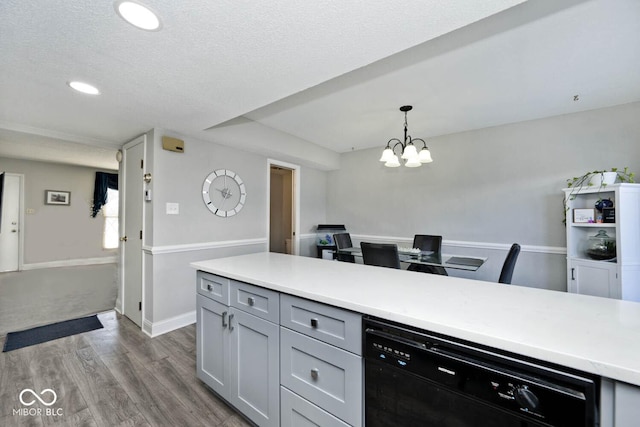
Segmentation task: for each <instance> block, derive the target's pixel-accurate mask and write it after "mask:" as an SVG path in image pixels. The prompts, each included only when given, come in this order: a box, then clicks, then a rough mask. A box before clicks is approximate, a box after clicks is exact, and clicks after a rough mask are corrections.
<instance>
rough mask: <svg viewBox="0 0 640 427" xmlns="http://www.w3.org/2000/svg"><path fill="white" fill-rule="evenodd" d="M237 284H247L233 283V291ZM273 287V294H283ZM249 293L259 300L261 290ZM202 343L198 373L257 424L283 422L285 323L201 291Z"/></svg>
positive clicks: (198, 337)
mask: <svg viewBox="0 0 640 427" xmlns="http://www.w3.org/2000/svg"><path fill="white" fill-rule="evenodd" d="M236 286H237V287H238V288H240V289H245V286H244V284H241V283H234V282H231V288H232V291H234V288H235V287H236ZM247 286H248V285H247ZM269 292H272V291H268V292H267V295H268V297H269V298H271V299H273V298H277V297H278V295H277V293H272V294H269ZM239 293H241V292H235V294H239ZM248 298H253V299H252V300H251V301H257V300H258V299H257V297H256V295H253V296H249V297H248ZM232 304H233V302H232ZM254 305H255V303H254V302H251V303H250V306H252V307H253V306H254ZM276 311H279V309H278V308H277V305H276ZM258 312H261V309H259V310H258ZM265 316H268V314H265ZM196 343H197V344H196V345H197V357H196V370H197V376H198V378H200V379H201V380H202V381H204V383H205V384H207V385H208V386H209V387H211V389H212V390H214V391H215V392H216V393H218V394H219V395H220V396H221V397H222V398H224V399H225V400H226V401H227V402H229V403H230V404H231V405H233V406H234V407H235V408H236V409H238V410H239V411H240V412H242V414H244V415H245V416H246V417H247V418H249V419H250V420H251V421H253V422H254V423H256V424H257V425H259V426H264V427H278V426H279V425H280V373H279V351H280V331H279V326H278V325H277V324H275V323H273V322H270V321H268V320H265V319H263V318H260V317H258V316H254V315H253V314H249V313H247V312H246V311H244V310H242V309H239V308H237V307H233V306H228V305H224V304H222V303H220V302H217V301H214V300H212V299H210V297H208V296H204V295H202V292H199V295H198V296H197V329H196Z"/></svg>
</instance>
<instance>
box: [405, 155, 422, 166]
mask: <svg viewBox="0 0 640 427" xmlns="http://www.w3.org/2000/svg"><path fill="white" fill-rule="evenodd" d="M404 165H405V166H406V167H408V168H417V167H419V166H422V163H420V160H418V156H415V157H411V158H410V159H409V160H407V162H406V163H405V164H404Z"/></svg>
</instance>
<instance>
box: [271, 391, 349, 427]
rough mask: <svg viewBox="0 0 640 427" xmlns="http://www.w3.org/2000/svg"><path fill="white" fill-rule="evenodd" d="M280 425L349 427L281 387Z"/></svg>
mask: <svg viewBox="0 0 640 427" xmlns="http://www.w3.org/2000/svg"><path fill="white" fill-rule="evenodd" d="M280 405H281V408H282V410H281V412H280V420H281V421H280V425H281V426H282V427H348V426H349V424H346V423H345V422H344V421H342V420H340V419H339V418H336V417H334V416H333V415H331V414H330V413H328V412H327V411H324V410H322V409H321V408H319V407H317V406H316V405H314V404H313V403H311V402H309V401H308V400H306V399H303V398H302V397H300V396H298V395H297V394H295V393H293V392H292V391H290V390H288V389H287V388H285V387H280Z"/></svg>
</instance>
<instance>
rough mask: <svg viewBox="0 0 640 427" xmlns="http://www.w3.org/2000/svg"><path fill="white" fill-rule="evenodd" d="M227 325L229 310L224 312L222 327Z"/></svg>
mask: <svg viewBox="0 0 640 427" xmlns="http://www.w3.org/2000/svg"><path fill="white" fill-rule="evenodd" d="M226 327H227V312H226V311H224V312H223V313H222V329H224V328H226Z"/></svg>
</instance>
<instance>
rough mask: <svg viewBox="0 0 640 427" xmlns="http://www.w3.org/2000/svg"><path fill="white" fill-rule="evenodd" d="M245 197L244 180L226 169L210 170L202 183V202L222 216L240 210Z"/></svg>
mask: <svg viewBox="0 0 640 427" xmlns="http://www.w3.org/2000/svg"><path fill="white" fill-rule="evenodd" d="M246 198H247V191H246V189H245V188H244V182H242V179H240V176H238V174H236V173H235V172H233V171H230V170H228V169H218V170H216V171H213V172H211V173H210V174H209V175H208V176H207V178H206V179H205V180H204V184H203V185H202V199H203V200H204V204H205V205H206V206H207V208H209V210H210V211H211V212H213V213H214V214H216V215H218V216H220V217H223V218H227V217H230V216H234V215H235V214H237V213H238V212H240V209H242V207H243V206H244V203H245V201H246Z"/></svg>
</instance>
